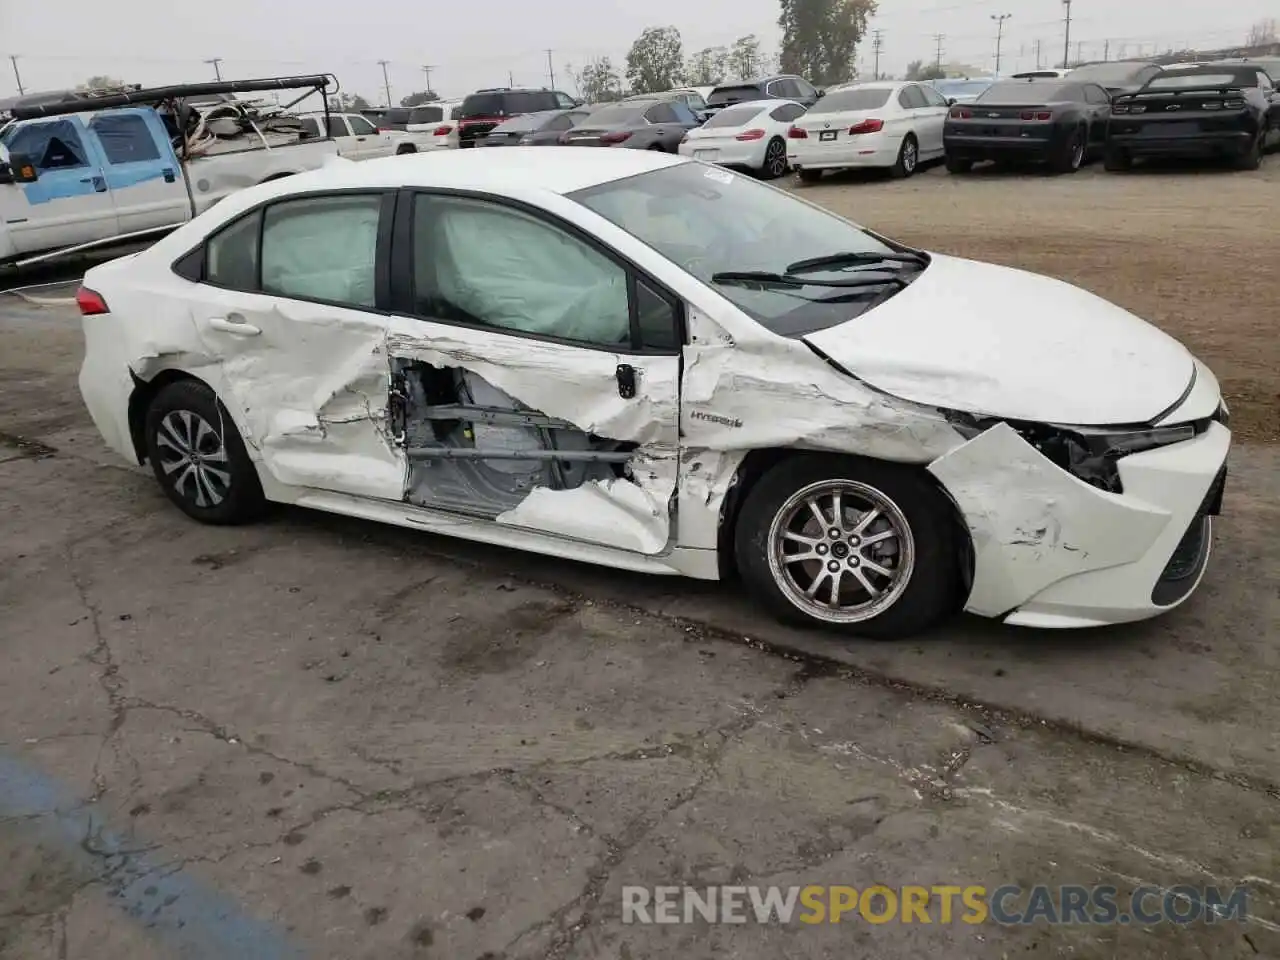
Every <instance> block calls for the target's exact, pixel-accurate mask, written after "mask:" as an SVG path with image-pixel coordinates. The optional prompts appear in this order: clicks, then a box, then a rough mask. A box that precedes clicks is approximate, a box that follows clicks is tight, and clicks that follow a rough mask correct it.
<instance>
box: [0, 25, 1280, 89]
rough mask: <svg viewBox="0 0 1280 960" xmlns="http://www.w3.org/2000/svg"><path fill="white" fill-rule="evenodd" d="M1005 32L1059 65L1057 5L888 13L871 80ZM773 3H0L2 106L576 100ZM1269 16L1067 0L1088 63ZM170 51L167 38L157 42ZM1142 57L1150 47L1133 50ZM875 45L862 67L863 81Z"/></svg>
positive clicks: (1030, 60) (1221, 41)
mask: <svg viewBox="0 0 1280 960" xmlns="http://www.w3.org/2000/svg"><path fill="white" fill-rule="evenodd" d="M1006 12H1012V13H1013V14H1014V15H1013V17H1011V18H1010V19H1009V20H1007V21H1005V31H1004V55H1005V60H1004V64H1003V66H1004V69H1005V70H1010V69H1012V68H1026V67H1030V66H1034V65H1035V45H1036V41H1040V42H1041V44H1042V48H1041V49H1042V57H1043V60H1044V63H1045V65H1046V66H1047V65H1049V63H1050V62H1051V61H1053V60H1054V59H1061V56H1062V44H1063V26H1062V14H1063V4H1062V0H1018V2H1016V3H1015V2H1013V0H968V2H960V0H883V2H882V3H881V9H880V12H879V13H878V14H877V15H876V17H875V18H874V20H873V21H872V24H871V26H872V27H877V28H880V29H881V30H883V31H884V47H883V54H882V58H881V70H882V71H884V72H890V73H897V72H901V71H902V70H903V69H904V68H905V66H906V64H907V63H908V62H909V61H911V60H917V59H925V60H932V59H933V57H934V53H935V41H934V39H933V35H934V34H939V33H940V34H944V35H945V39H944V40H943V59H944V60H946V61H961V62H965V63H969V64H973V65H975V66H978V67H980V68H984V69H990V68H991V66H992V62H993V58H994V52H995V33H996V29H995V26H996V25H995V23H994V22H993V21H992V16H993V15H994V14H999V13H1006ZM777 14H778V6H777V2H776V0H698V2H695V3H691V2H689V0H643V2H628V3H622V2H620V0H619V2H615V3H613V4H609V3H607V2H605V3H602V2H600V0H539V2H536V3H529V2H527V0H482V2H472V3H466V2H464V3H448V4H444V3H441V4H432V5H427V4H423V3H415V2H410V0H359V2H349V3H338V2H336V0H306V2H303V0H218V2H216V3H207V4H197V5H196V6H194V7H193V6H190V5H187V4H181V3H178V4H174V3H165V4H162V3H160V2H159V0H107V2H102V0H60V2H57V3H32V2H22V0H0V54H3V57H4V60H3V61H0V96H9V95H12V94H14V93H17V84H16V82H15V78H14V76H13V71H12V70H11V69H10V64H9V62H8V58H9V56H10V55H16V56H17V57H18V61H17V64H18V69H19V70H20V71H21V74H22V82H23V85H24V87H25V88H26V90H27V91H28V92H30V91H33V90H48V89H54V88H58V87H62V86H67V85H74V84H76V83H79V82H81V81H83V80H84V79H85V78H86V77H89V76H92V75H99V74H106V75H110V76H115V77H119V78H121V79H124V80H126V81H129V82H138V83H143V84H148V85H151V84H156V83H163V82H189V81H195V80H201V79H204V78H206V77H207V78H209V79H212V77H213V67H212V66H211V65H209V64H206V63H204V62H203V61H204V60H207V59H210V58H213V57H221V58H222V63H221V69H222V74H223V76H224V77H227V78H232V77H238V78H244V77H253V76H268V75H277V74H293V73H305V72H311V71H316V72H333V73H336V74H337V75H338V77H339V79H340V80H341V82H342V85H343V88H344V89H345V90H348V91H354V92H357V93H360V94H362V95H363V96H365V97H367V98H369V99H371V100H372V101H374V102H382V101H384V100H385V94H384V93H383V83H382V68H381V67H380V66H379V65H378V61H379V60H388V61H390V64H389V66H388V68H387V69H388V74H389V77H390V85H391V94H392V97H393V98H394V99H396V100H398V99H399V98H400V97H402V96H404V95H405V94H406V93H410V92H412V91H414V90H420V89H422V88H423V86H424V75H423V73H422V71H421V69H420V68H421V65H423V64H431V65H433V71H432V86H433V87H435V89H436V90H437V92H439V93H441V94H442V95H444V96H462V95H464V94H466V93H468V92H469V91H471V90H473V89H475V88H477V87H481V86H499V85H505V84H506V83H507V81H508V79H509V78H510V79H513V80H514V81H515V82H516V83H517V84H525V85H534V86H536V85H541V84H547V83H549V80H548V72H547V55H546V52H545V49H544V48H547V47H551V48H553V50H554V53H553V54H552V57H553V64H554V68H555V82H556V85H557V86H558V87H560V88H562V89H568V88H571V86H572V85H571V82H570V80H569V76H568V71H567V70H566V67H567V66H568V65H569V64H573V65H575V66H576V65H580V64H581V63H582V62H583V61H585V60H587V59H589V58H591V57H596V56H602V55H608V56H610V57H612V58H613V59H614V61H615V62H616V63H621V62H622V60H623V58H624V57H625V55H626V51H627V48H628V47H629V46H630V44H631V41H632V40H634V39H635V37H636V35H637V34H638V33H639V32H640V31H641V30H642V29H643V28H644V27H646V26H650V25H660V26H662V25H671V26H675V27H676V28H677V29H679V30H680V32H681V34H682V36H683V38H684V46H685V52H686V54H688V53H692V52H693V51H695V50H697V49H700V48H702V47H706V46H714V45H717V44H728V43H731V42H732V41H733V40H734V38H735V37H738V36H741V35H743V34H747V33H755V34H756V35H757V36H759V37H760V38H761V40H762V41H763V43H764V45H765V46H766V47H767V48H776V46H777V42H778V35H779V33H778V29H777V26H776V20H777ZM1276 16H1280V2H1278V0H1235V2H1232V3H1225V4H1220V5H1219V4H1210V3H1207V2H1204V0H1197V2H1190V3H1188V2H1178V0H1075V3H1074V6H1073V18H1072V19H1073V24H1072V33H1071V36H1072V47H1073V51H1072V53H1073V56H1074V54H1075V49H1074V48H1075V45H1076V44H1075V41H1077V40H1079V41H1083V42H1084V50H1083V52H1084V56H1085V57H1086V58H1095V59H1100V58H1101V57H1102V56H1103V44H1104V42H1105V41H1108V40H1109V41H1110V56H1111V58H1112V59H1115V58H1116V57H1117V55H1134V54H1136V53H1138V52H1139V49H1140V48H1142V49H1145V51H1150V50H1151V48H1152V46H1153V45H1155V46H1158V47H1160V48H1161V49H1164V48H1166V47H1169V46H1181V45H1183V44H1199V45H1201V46H1229V45H1232V44H1239V43H1243V42H1244V38H1245V35H1246V33H1247V31H1248V29H1249V27H1250V25H1251V24H1252V23H1254V22H1256V21H1259V20H1262V19H1265V18H1268V17H1276ZM164 38H169V39H167V40H166V39H164ZM1142 45H1145V47H1142ZM870 57H871V51H870V42H869V41H868V42H866V43H864V44H863V45H862V46H861V48H860V49H859V66H860V68H861V69H862V70H863V71H865V72H869V71H870V69H871V62H870Z"/></svg>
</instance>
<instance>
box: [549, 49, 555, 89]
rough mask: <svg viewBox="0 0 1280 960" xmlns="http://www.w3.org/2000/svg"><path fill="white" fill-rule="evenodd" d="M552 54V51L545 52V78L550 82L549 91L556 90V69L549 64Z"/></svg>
mask: <svg viewBox="0 0 1280 960" xmlns="http://www.w3.org/2000/svg"><path fill="white" fill-rule="evenodd" d="M554 52H555V51H554V50H548V51H547V77H548V79H550V80H551V89H552V90H554V89H555V88H556V68H555V66H554V65H553V64H552V63H551V54H552V53H554Z"/></svg>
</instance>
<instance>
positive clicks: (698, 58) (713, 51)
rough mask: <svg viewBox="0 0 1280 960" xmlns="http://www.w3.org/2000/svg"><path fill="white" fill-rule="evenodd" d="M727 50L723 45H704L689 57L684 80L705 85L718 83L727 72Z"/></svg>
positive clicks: (701, 85)
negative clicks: (704, 46)
mask: <svg viewBox="0 0 1280 960" xmlns="http://www.w3.org/2000/svg"><path fill="white" fill-rule="evenodd" d="M728 63H729V51H728V50H727V49H726V48H725V47H706V48H704V49H702V50H699V51H698V52H697V53H695V54H694V55H693V56H691V57H690V58H689V62H688V64H686V66H685V69H684V74H685V77H684V78H685V82H686V83H692V84H696V85H697V86H700V87H707V86H711V85H713V84H717V83H719V82H720V81H721V80H723V79H724V78H725V77H726V76H727V75H728V73H729V69H728Z"/></svg>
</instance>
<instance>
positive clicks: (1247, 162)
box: [1235, 134, 1263, 170]
mask: <svg viewBox="0 0 1280 960" xmlns="http://www.w3.org/2000/svg"><path fill="white" fill-rule="evenodd" d="M1262 136H1263V135H1262V134H1258V137H1257V139H1255V140H1254V141H1253V145H1252V146H1250V147H1249V149H1248V150H1245V151H1243V152H1242V153H1241V154H1240V155H1239V156H1237V157H1236V161H1235V168H1236V169H1237V170H1257V169H1258V168H1259V167H1260V166H1262Z"/></svg>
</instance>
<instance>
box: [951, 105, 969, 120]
mask: <svg viewBox="0 0 1280 960" xmlns="http://www.w3.org/2000/svg"><path fill="white" fill-rule="evenodd" d="M951 119H952V120H972V119H973V111H972V110H965V109H963V108H962V107H952V108H951Z"/></svg>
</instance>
